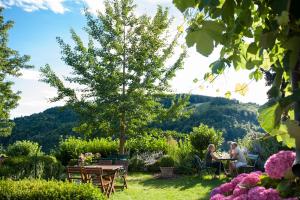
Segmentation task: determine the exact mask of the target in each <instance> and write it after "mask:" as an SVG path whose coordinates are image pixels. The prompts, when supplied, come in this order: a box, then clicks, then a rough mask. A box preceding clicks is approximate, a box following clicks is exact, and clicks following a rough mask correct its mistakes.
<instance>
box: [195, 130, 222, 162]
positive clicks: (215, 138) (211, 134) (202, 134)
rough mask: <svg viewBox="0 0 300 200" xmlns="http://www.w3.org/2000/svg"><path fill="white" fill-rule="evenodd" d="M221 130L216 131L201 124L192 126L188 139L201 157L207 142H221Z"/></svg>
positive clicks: (219, 143) (218, 143)
mask: <svg viewBox="0 0 300 200" xmlns="http://www.w3.org/2000/svg"><path fill="white" fill-rule="evenodd" d="M222 134H223V133H222V132H221V131H216V130H215V129H214V128H209V127H208V126H207V125H203V124H201V125H200V126H199V127H194V128H193V131H192V132H191V133H190V141H191V144H192V146H193V147H194V149H195V150H196V151H198V152H199V154H200V156H201V157H203V151H205V150H206V149H207V147H208V145H209V144H214V145H216V146H219V145H221V144H222V142H223V137H222Z"/></svg>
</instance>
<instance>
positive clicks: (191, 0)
mask: <svg viewBox="0 0 300 200" xmlns="http://www.w3.org/2000/svg"><path fill="white" fill-rule="evenodd" d="M173 4H174V5H175V6H176V7H177V8H178V9H179V10H180V11H181V12H184V11H185V10H186V9H188V8H193V7H195V6H196V1H195V0H173Z"/></svg>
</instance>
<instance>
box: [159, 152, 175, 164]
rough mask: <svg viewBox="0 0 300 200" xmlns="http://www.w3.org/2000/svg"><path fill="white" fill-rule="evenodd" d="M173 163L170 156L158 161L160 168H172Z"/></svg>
mask: <svg viewBox="0 0 300 200" xmlns="http://www.w3.org/2000/svg"><path fill="white" fill-rule="evenodd" d="M174 165H175V162H174V159H173V158H172V157H171V156H168V155H165V156H163V157H162V158H161V159H160V161H159V166H160V167H174Z"/></svg>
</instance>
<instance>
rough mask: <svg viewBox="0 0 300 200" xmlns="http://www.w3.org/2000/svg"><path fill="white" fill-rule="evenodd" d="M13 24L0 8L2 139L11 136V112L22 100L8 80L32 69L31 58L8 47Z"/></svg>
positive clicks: (0, 115) (0, 126)
mask: <svg viewBox="0 0 300 200" xmlns="http://www.w3.org/2000/svg"><path fill="white" fill-rule="evenodd" d="M13 24H14V23H13V22H12V21H5V20H4V17H3V8H1V7H0V137H1V136H8V135H10V133H11V130H12V127H13V125H14V124H13V123H12V122H11V120H10V111H11V110H12V109H14V108H15V107H17V105H18V100H19V98H20V96H19V94H20V92H14V91H13V90H12V86H13V84H14V83H13V82H12V81H9V80H8V78H9V77H18V76H20V75H21V73H20V70H21V69H22V68H30V67H31V66H29V65H27V62H28V61H29V56H21V55H19V53H18V52H17V51H16V50H13V49H11V48H9V47H8V31H9V30H10V29H11V28H12V27H13Z"/></svg>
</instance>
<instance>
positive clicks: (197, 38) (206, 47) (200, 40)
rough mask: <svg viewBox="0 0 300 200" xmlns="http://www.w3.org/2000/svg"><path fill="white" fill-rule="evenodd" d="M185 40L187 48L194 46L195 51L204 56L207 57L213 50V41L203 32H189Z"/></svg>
mask: <svg viewBox="0 0 300 200" xmlns="http://www.w3.org/2000/svg"><path fill="white" fill-rule="evenodd" d="M185 39H186V43H187V46H188V47H192V46H194V44H196V49H197V51H198V52H199V53H200V54H202V55H204V56H209V55H210V54H211V53H212V51H213V49H214V41H213V39H212V38H211V36H210V35H209V34H208V33H207V32H206V31H204V30H198V31H193V32H189V33H188V34H187V36H186V38H185Z"/></svg>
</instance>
